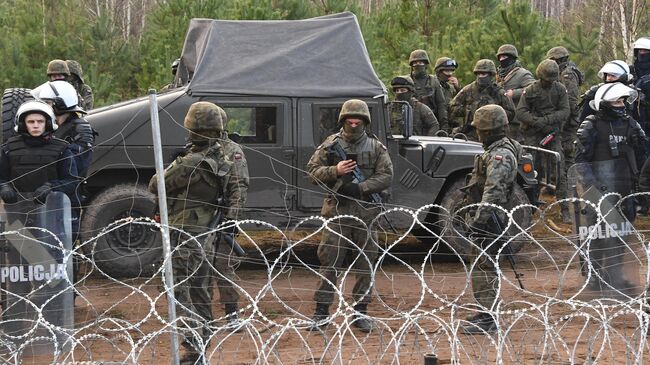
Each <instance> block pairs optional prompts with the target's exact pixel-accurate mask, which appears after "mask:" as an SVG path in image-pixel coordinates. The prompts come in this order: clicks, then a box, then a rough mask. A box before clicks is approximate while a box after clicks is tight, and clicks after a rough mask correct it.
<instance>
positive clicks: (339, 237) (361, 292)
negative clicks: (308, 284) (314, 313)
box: [314, 218, 379, 307]
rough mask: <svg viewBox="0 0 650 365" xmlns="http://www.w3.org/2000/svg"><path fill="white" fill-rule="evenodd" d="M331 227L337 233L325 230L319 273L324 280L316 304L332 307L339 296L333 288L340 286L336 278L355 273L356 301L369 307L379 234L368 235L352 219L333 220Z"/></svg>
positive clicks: (319, 288) (321, 246) (321, 281)
mask: <svg viewBox="0 0 650 365" xmlns="http://www.w3.org/2000/svg"><path fill="white" fill-rule="evenodd" d="M329 227H330V228H331V229H332V230H333V231H334V232H336V233H332V232H330V231H328V230H324V231H323V236H322V238H321V242H320V245H319V246H318V259H319V260H320V264H321V268H320V270H319V274H320V275H321V276H322V277H321V279H320V285H319V287H318V289H317V290H316V293H315V294H314V301H316V303H317V304H321V305H325V306H328V307H329V306H330V305H332V303H333V302H334V294H335V293H336V290H335V287H333V286H332V285H337V276H339V275H341V274H344V273H346V272H347V273H348V274H347V275H348V276H349V275H352V274H353V275H354V276H355V277H356V283H355V285H354V288H353V289H352V296H353V299H354V301H355V302H357V303H359V304H366V305H367V304H368V303H370V301H371V298H372V286H371V283H372V280H373V274H372V266H373V265H374V263H375V261H376V259H377V255H378V252H379V250H378V247H377V232H376V231H370V232H369V230H368V228H367V227H365V226H363V225H361V224H360V223H359V222H358V221H355V220H352V219H349V218H347V219H346V218H343V219H341V220H338V221H332V222H330V224H329ZM348 240H350V241H352V242H354V243H355V244H356V245H357V246H358V248H357V247H355V246H354V245H352V243H350V242H348ZM359 249H360V250H359ZM346 277H347V276H346Z"/></svg>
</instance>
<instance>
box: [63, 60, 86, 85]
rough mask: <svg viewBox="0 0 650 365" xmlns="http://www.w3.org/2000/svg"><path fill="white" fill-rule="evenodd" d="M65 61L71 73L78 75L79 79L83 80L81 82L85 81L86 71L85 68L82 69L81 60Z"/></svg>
mask: <svg viewBox="0 0 650 365" xmlns="http://www.w3.org/2000/svg"><path fill="white" fill-rule="evenodd" d="M65 63H66V64H67V65H68V69H69V70H70V74H72V75H76V76H77V77H79V80H81V82H83V81H84V78H83V77H84V73H83V70H82V69H81V65H80V64H79V62H77V61H75V60H65Z"/></svg>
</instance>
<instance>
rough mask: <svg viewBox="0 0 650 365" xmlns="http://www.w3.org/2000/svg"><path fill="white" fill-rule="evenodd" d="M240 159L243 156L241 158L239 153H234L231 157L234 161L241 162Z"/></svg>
mask: <svg viewBox="0 0 650 365" xmlns="http://www.w3.org/2000/svg"><path fill="white" fill-rule="evenodd" d="M242 158H243V156H242V155H241V153H239V152H236V153H235V154H234V155H233V159H234V160H235V161H241V159H242Z"/></svg>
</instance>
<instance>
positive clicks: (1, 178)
mask: <svg viewBox="0 0 650 365" xmlns="http://www.w3.org/2000/svg"><path fill="white" fill-rule="evenodd" d="M3 147H4V146H3ZM9 176H11V165H10V164H9V155H7V152H6V151H5V149H4V148H2V149H0V184H5V183H7V182H8V181H9Z"/></svg>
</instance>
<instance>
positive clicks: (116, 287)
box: [7, 214, 650, 365]
mask: <svg viewBox="0 0 650 365" xmlns="http://www.w3.org/2000/svg"><path fill="white" fill-rule="evenodd" d="M549 218H550V219H555V220H557V215H556V214H555V215H554V214H551V215H549ZM647 221H648V219H647V218H642V219H641V220H640V221H639V225H638V226H639V227H646V226H647V223H648V222H647ZM555 228H557V229H558V230H559V231H560V232H557V233H554V232H552V230H550V229H549V228H548V227H542V226H541V224H540V226H539V227H536V228H535V229H534V230H533V236H534V237H535V240H536V242H538V243H539V244H538V243H534V242H532V241H531V243H530V244H527V245H525V246H524V248H523V249H522V251H521V252H520V253H519V254H518V259H517V261H518V269H519V270H520V272H522V273H523V282H524V285H525V288H526V289H525V290H522V289H520V288H519V287H518V286H517V282H516V280H515V277H514V274H513V273H512V270H510V268H509V266H507V263H506V262H505V260H503V262H502V263H501V266H502V268H503V275H504V277H503V278H502V281H501V285H502V286H501V292H500V298H501V299H502V302H501V306H500V307H499V309H498V310H497V311H496V312H495V313H498V322H499V331H498V332H497V333H496V334H494V335H492V336H488V335H475V336H469V335H464V334H461V333H460V331H459V326H460V325H462V322H463V321H462V320H463V319H465V318H466V317H467V316H469V315H471V314H472V310H473V309H475V308H476V307H474V306H473V303H474V301H473V299H472V295H471V290H470V288H469V287H468V286H467V285H468V284H467V282H468V281H467V272H468V270H469V268H467V267H465V266H464V264H462V263H461V262H438V261H436V260H426V258H427V256H426V255H425V252H427V250H429V249H430V247H421V250H419V251H420V252H419V253H417V252H415V253H414V252H411V253H408V254H401V255H399V256H398V258H397V259H395V258H393V259H390V260H385V261H382V262H381V263H380V265H379V266H378V270H377V272H376V276H375V278H376V283H375V295H374V299H373V302H372V303H371V305H370V306H369V314H370V315H371V316H372V317H373V318H374V321H375V324H376V325H377V329H376V330H374V331H372V332H371V333H370V334H364V333H361V332H359V331H358V330H357V329H354V328H353V327H351V326H350V323H351V319H352V317H351V314H352V311H351V310H350V309H349V308H346V307H345V306H343V307H342V308H341V309H339V310H338V311H337V310H336V309H335V308H333V309H332V312H336V316H335V317H334V319H333V323H332V324H330V325H329V327H328V328H327V329H325V330H324V331H323V332H308V331H306V330H305V327H306V326H307V322H306V320H307V319H308V318H309V317H311V315H312V313H313V310H314V304H313V300H312V297H313V293H314V290H315V288H316V287H317V283H318V280H317V275H316V274H315V273H313V272H311V271H310V270H309V269H308V267H307V266H304V265H300V264H292V265H287V266H278V267H273V268H272V269H266V268H244V269H241V268H240V269H238V270H237V275H238V278H239V280H238V284H239V285H241V287H242V289H243V290H244V291H245V292H246V293H248V297H247V298H244V296H242V300H241V303H240V304H241V307H242V308H245V309H244V310H243V312H242V313H241V315H240V316H241V318H242V319H244V320H245V321H246V323H247V325H246V330H244V331H242V332H239V333H232V332H230V331H226V330H224V328H223V326H224V324H225V321H224V319H223V318H222V316H223V309H222V308H221V306H220V305H219V303H218V298H215V300H214V302H213V313H214V315H215V322H214V326H213V327H214V329H215V330H216V332H215V334H214V336H213V338H212V341H211V343H210V346H209V348H208V351H207V354H208V357H209V359H210V363H211V364H317V363H323V364H331V363H336V364H344V363H345V364H389V363H390V364H397V363H400V364H422V363H423V358H424V355H425V354H427V353H435V354H436V356H437V358H438V364H450V363H458V364H492V363H496V362H499V361H500V362H503V363H506V364H532V363H543V364H570V363H575V364H585V363H606V364H610V363H612V364H614V363H616V364H620V363H636V362H641V361H642V358H643V357H645V358H648V359H650V354H649V353H648V348H647V345H646V338H645V335H644V334H642V331H641V318H642V313H643V311H642V310H640V308H641V305H640V304H639V303H640V302H641V299H638V300H636V301H635V300H628V301H626V302H614V301H608V300H599V299H598V298H597V296H596V297H592V296H590V295H589V294H588V293H587V292H584V291H583V292H581V290H580V288H581V287H582V286H583V283H584V278H583V277H582V275H581V274H580V271H579V265H578V262H577V261H576V259H575V258H573V259H572V257H573V252H574V251H575V250H574V249H573V248H572V247H571V245H570V244H569V243H568V242H567V241H566V240H564V239H563V238H562V236H568V233H566V232H564V231H563V230H567V229H569V227H568V226H566V225H561V224H557V225H555ZM640 232H642V233H644V232H646V231H645V230H642V231H640ZM415 251H418V250H415ZM642 264H643V266H642V267H640V268H639V269H638V270H639V273H640V276H641V277H642V279H641V282H640V283H639V285H640V287H642V286H643V285H644V280H645V278H644V275H645V271H646V266H645V260H644V259H643V260H642ZM339 282H340V280H339ZM159 283H160V280H159V278H158V277H156V278H153V279H146V278H139V279H133V280H128V281H123V282H120V281H113V280H110V279H108V278H102V277H100V276H98V275H96V274H93V275H91V276H90V277H88V278H86V279H85V280H84V281H83V282H82V283H81V284H80V285H79V286H78V287H79V290H80V292H81V294H82V296H81V297H78V298H76V306H75V323H76V329H77V333H76V334H75V336H74V338H75V339H76V343H75V345H74V350H73V351H72V352H70V353H65V354H62V355H61V356H59V357H57V358H53V357H52V356H39V357H26V356H25V357H23V358H22V363H24V364H49V363H52V362H55V363H60V364H62V363H80V362H84V361H86V362H90V363H97V364H99V363H103V364H109V363H112V362H115V363H126V364H135V363H137V364H156V365H158V364H169V363H170V362H171V351H170V348H171V345H170V343H171V341H170V335H169V330H170V328H169V327H168V326H167V322H166V320H167V318H168V315H167V302H166V299H165V297H164V296H162V295H160V293H159V291H158V286H159ZM353 285H354V275H353V274H352V273H350V274H349V275H348V277H346V278H345V280H344V286H343V288H344V292H345V293H346V297H345V299H346V300H347V301H348V303H349V301H350V300H351V299H350V297H349V293H350V292H351V290H352V286H353ZM577 293H580V294H577ZM215 295H216V296H218V294H215ZM8 360H10V359H7V362H9V361H8Z"/></svg>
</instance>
